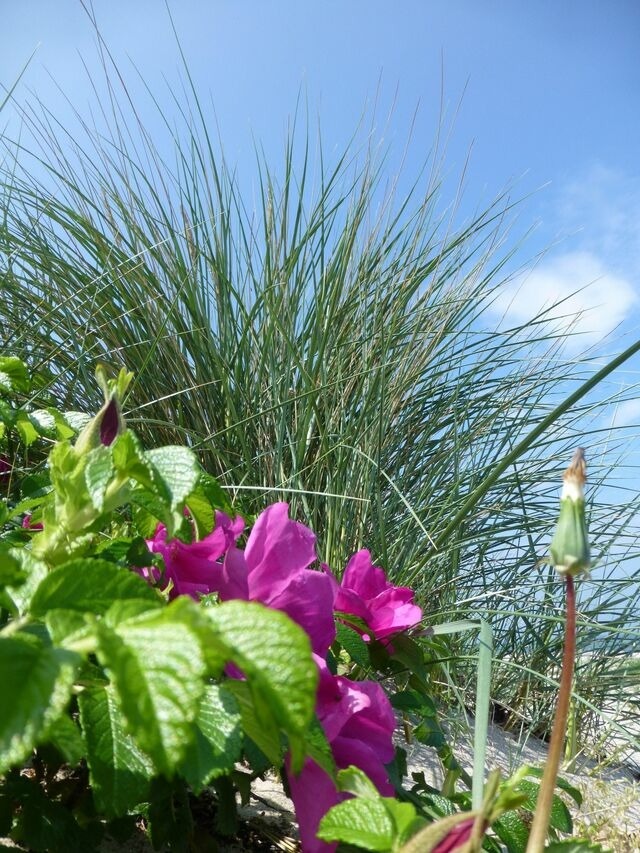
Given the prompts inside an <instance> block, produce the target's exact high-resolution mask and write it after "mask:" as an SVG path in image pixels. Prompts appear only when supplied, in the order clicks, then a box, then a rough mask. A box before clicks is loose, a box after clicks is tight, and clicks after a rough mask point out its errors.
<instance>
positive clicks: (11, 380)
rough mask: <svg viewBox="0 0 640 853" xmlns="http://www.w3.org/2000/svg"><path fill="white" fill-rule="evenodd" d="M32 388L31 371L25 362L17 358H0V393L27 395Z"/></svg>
mask: <svg viewBox="0 0 640 853" xmlns="http://www.w3.org/2000/svg"><path fill="white" fill-rule="evenodd" d="M30 387H31V381H30V379H29V371H28V370H27V365H26V364H25V363H24V361H21V360H20V359H19V358H15V356H0V393H2V394H9V395H11V394H15V393H16V392H17V393H19V394H26V393H27V392H28V390H29V388H30Z"/></svg>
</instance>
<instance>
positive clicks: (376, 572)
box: [342, 548, 388, 599]
mask: <svg viewBox="0 0 640 853" xmlns="http://www.w3.org/2000/svg"><path fill="white" fill-rule="evenodd" d="M342 586H343V587H345V588H346V589H352V590H353V591H354V592H356V593H357V594H358V595H359V596H361V597H362V598H365V599H367V598H375V596H376V595H379V594H380V593H381V592H384V590H385V589H386V588H387V586H388V584H387V581H386V578H385V576H384V572H383V571H382V569H380V568H378V567H377V566H374V565H373V563H372V562H371V554H370V553H369V551H367V550H366V548H365V549H363V550H362V551H358V553H357V554H354V555H353V557H352V558H351V559H350V560H349V562H348V563H347V568H346V569H345V570H344V577H343V578H342Z"/></svg>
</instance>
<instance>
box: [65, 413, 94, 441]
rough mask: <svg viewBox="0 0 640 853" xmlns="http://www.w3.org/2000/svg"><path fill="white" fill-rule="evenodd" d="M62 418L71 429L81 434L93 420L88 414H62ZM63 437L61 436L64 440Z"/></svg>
mask: <svg viewBox="0 0 640 853" xmlns="http://www.w3.org/2000/svg"><path fill="white" fill-rule="evenodd" d="M61 414H62V417H63V418H64V421H65V423H66V424H68V425H69V427H70V429H71V430H72V431H73V432H74V433H77V432H81V431H82V430H83V429H84V428H85V427H86V425H87V424H88V423H89V421H90V420H91V415H88V414H87V413H86V412H73V411H71V412H62V413H61ZM62 437H63V436H60V438H62Z"/></svg>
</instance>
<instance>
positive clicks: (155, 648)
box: [96, 599, 206, 776]
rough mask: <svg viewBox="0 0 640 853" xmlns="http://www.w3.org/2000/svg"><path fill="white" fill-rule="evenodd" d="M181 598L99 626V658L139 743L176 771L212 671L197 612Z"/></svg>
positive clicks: (166, 767)
mask: <svg viewBox="0 0 640 853" xmlns="http://www.w3.org/2000/svg"><path fill="white" fill-rule="evenodd" d="M192 608H193V610H195V611H196V613H197V605H196V604H195V603H194V602H191V601H187V600H185V599H182V600H180V599H176V601H174V602H172V604H170V605H169V606H168V607H166V608H164V609H163V610H160V611H154V612H152V613H145V614H143V615H142V616H138V617H136V618H134V619H130V620H128V621H126V622H122V623H120V624H119V625H118V626H117V627H115V628H112V627H110V626H108V625H106V624H105V623H104V622H100V623H98V624H97V625H96V631H97V637H98V657H99V659H100V661H101V663H102V664H103V665H104V666H106V667H107V669H108V670H109V672H110V674H111V677H112V679H113V683H114V685H115V687H116V691H117V696H118V701H119V704H120V706H121V708H122V712H123V714H124V716H125V717H126V719H127V723H128V728H129V730H130V732H131V734H132V735H133V737H134V738H135V740H136V742H137V744H138V745H139V746H140V748H141V749H143V750H144V751H145V752H146V753H147V754H148V755H149V756H150V757H151V758H152V759H153V761H154V763H155V765H156V767H157V768H158V770H159V771H160V772H162V773H165V774H167V775H168V776H171V775H172V774H173V772H174V771H175V769H176V767H177V766H178V764H179V763H180V762H181V760H182V758H183V756H184V753H185V751H186V749H187V748H188V745H189V742H190V740H191V738H192V737H193V723H194V721H195V719H196V717H197V714H198V711H199V710H200V699H201V697H202V694H203V691H204V682H203V677H204V675H205V672H206V667H205V662H204V657H203V653H202V649H201V646H200V637H199V634H198V632H197V630H196V629H195V628H194V627H193V624H192V617H191V612H192Z"/></svg>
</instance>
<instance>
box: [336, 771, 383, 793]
mask: <svg viewBox="0 0 640 853" xmlns="http://www.w3.org/2000/svg"><path fill="white" fill-rule="evenodd" d="M338 790H339V791H347V792H348V793H349V794H355V796H356V797H369V798H370V799H371V798H373V799H374V800H375V799H378V797H379V796H380V792H379V791H378V789H377V788H376V786H375V785H374V784H373V782H372V781H371V779H369V777H368V776H367V774H366V773H363V772H362V770H360V769H359V768H358V767H354V765H353V764H352V765H350V766H349V767H347V768H346V769H345V770H340V772H339V773H338Z"/></svg>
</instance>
